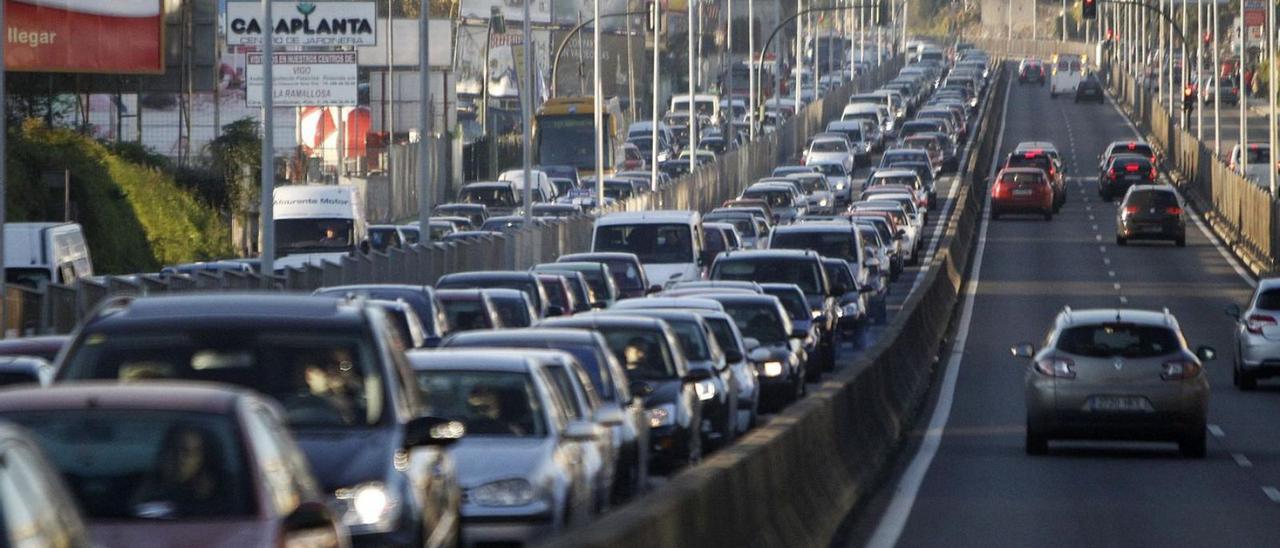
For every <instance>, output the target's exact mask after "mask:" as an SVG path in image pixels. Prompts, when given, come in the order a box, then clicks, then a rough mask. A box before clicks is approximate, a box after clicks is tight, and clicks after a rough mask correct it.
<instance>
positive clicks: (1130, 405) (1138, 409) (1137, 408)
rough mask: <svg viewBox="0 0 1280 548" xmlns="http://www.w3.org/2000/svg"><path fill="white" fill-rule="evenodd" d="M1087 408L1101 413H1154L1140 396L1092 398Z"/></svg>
mask: <svg viewBox="0 0 1280 548" xmlns="http://www.w3.org/2000/svg"><path fill="white" fill-rule="evenodd" d="M1087 408H1088V409H1089V410H1090V411H1095V412H1101V413H1146V412H1151V411H1154V409H1152V407H1151V402H1150V401H1148V400H1147V398H1144V397H1142V396H1093V397H1091V398H1089V402H1088V405H1087Z"/></svg>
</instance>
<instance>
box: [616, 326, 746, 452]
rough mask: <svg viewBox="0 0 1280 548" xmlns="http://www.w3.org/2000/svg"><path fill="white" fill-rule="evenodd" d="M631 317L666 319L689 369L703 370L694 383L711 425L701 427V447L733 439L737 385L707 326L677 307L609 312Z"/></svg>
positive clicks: (721, 350) (713, 447)
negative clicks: (706, 377)
mask: <svg viewBox="0 0 1280 548" xmlns="http://www.w3.org/2000/svg"><path fill="white" fill-rule="evenodd" d="M604 314H620V315H626V316H632V317H637V316H638V317H646V318H656V319H659V320H663V321H665V322H667V325H669V326H671V330H672V331H674V332H675V334H676V338H677V339H678V340H679V341H680V348H681V349H682V350H683V351H684V358H685V361H687V362H688V363H689V370H690V371H705V372H707V374H708V376H709V377H710V378H708V379H707V380H705V381H702V382H700V383H698V384H697V385H695V386H694V389H695V392H697V393H698V397H699V398H700V399H702V416H703V418H704V420H706V421H710V424H711V428H710V429H707V428H703V429H702V443H703V447H706V448H708V449H715V448H720V447H724V446H726V445H728V444H729V443H730V442H732V441H733V437H734V434H735V433H737V431H738V428H737V420H738V387H737V384H736V383H734V380H733V372H732V371H730V370H729V363H728V360H726V358H725V354H724V350H723V349H721V348H720V344H719V342H718V340H717V339H716V336H715V333H714V332H712V331H711V326H710V325H708V324H707V322H706V321H704V320H703V319H702V317H701V316H699V315H697V314H696V313H694V312H693V311H687V310H678V309H635V310H626V311H621V310H619V311H616V312H610V311H605V312H604Z"/></svg>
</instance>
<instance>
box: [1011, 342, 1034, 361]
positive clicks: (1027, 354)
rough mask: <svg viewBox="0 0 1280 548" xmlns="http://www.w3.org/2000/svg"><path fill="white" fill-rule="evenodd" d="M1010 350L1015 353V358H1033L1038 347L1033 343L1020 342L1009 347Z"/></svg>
mask: <svg viewBox="0 0 1280 548" xmlns="http://www.w3.org/2000/svg"><path fill="white" fill-rule="evenodd" d="M1009 351H1010V352H1012V353H1013V357H1015V358H1027V359H1031V357H1032V356H1034V355H1035V354H1036V347H1034V346H1032V345H1031V343H1018V344H1015V345H1013V346H1011V347H1009Z"/></svg>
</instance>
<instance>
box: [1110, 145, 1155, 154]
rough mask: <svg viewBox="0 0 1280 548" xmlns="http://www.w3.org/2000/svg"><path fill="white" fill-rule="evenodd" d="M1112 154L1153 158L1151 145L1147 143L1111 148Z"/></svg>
mask: <svg viewBox="0 0 1280 548" xmlns="http://www.w3.org/2000/svg"><path fill="white" fill-rule="evenodd" d="M1111 154H1139V155H1142V156H1152V154H1153V153H1152V150H1151V145H1148V144H1145V143H1132V144H1128V143H1126V144H1119V145H1115V146H1112V147H1111Z"/></svg>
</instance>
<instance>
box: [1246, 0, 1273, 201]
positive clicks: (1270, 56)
mask: <svg viewBox="0 0 1280 548" xmlns="http://www.w3.org/2000/svg"><path fill="white" fill-rule="evenodd" d="M1255 78H1256V76H1255ZM1276 81H1277V79H1276V4H1275V2H1267V105H1268V106H1269V107H1270V108H1269V109H1268V110H1267V120H1268V121H1269V128H1268V129H1269V130H1270V131H1268V132H1267V138H1268V143H1269V144H1270V147H1271V148H1270V150H1268V151H1267V177H1268V179H1269V181H1268V185H1267V188H1269V189H1270V190H1271V196H1272V197H1273V198H1274V197H1275V195H1276V159H1275V156H1274V154H1275V150H1276ZM1246 114H1248V112H1247V111H1246ZM1241 154H1242V155H1243V151H1241Z"/></svg>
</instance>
